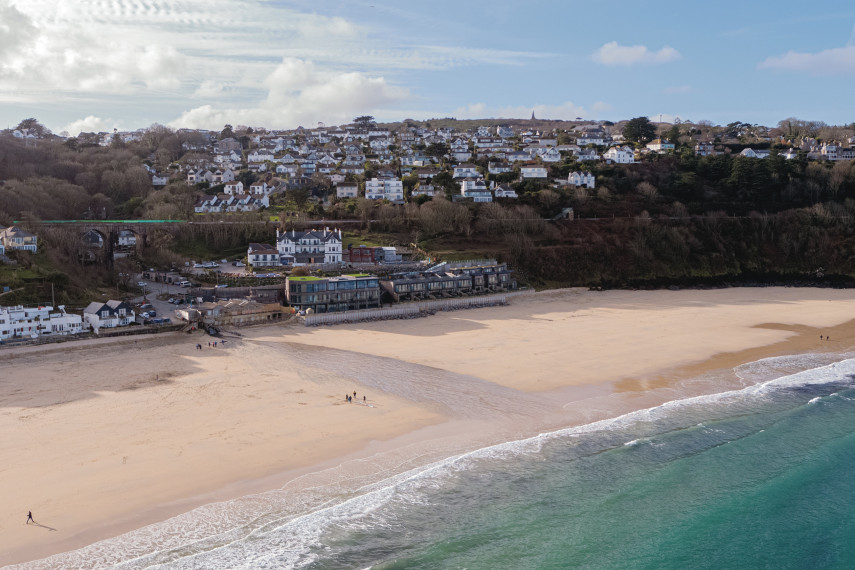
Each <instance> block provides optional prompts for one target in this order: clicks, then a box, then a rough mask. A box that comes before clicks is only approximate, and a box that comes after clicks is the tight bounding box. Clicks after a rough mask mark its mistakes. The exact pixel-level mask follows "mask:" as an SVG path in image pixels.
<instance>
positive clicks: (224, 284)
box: [216, 283, 229, 289]
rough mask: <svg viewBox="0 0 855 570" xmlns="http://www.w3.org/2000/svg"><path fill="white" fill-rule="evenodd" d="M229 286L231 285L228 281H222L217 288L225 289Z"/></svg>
mask: <svg viewBox="0 0 855 570" xmlns="http://www.w3.org/2000/svg"><path fill="white" fill-rule="evenodd" d="M228 286H229V285H228V283H221V284H219V285H217V286H216V288H217V289H225V288H226V287H228Z"/></svg>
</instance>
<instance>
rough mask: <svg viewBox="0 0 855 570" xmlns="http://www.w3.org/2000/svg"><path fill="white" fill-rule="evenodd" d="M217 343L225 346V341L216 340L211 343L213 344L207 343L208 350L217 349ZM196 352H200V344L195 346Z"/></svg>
mask: <svg viewBox="0 0 855 570" xmlns="http://www.w3.org/2000/svg"><path fill="white" fill-rule="evenodd" d="M217 342H219V343H220V344H222V345H225V344H226V341H224V340H221V341H216V340H215V341H213V342H209V343H208V348H217ZM196 350H202V345H201V344H197V345H196Z"/></svg>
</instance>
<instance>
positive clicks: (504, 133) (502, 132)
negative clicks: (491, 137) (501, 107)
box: [496, 126, 514, 139]
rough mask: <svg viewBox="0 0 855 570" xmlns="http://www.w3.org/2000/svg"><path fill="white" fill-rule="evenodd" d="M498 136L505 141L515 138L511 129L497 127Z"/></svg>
mask: <svg viewBox="0 0 855 570" xmlns="http://www.w3.org/2000/svg"><path fill="white" fill-rule="evenodd" d="M496 134H497V135H499V136H500V137H502V138H503V139H509V138H511V137H512V136H514V130H513V129H512V128H511V127H502V126H498V127H496Z"/></svg>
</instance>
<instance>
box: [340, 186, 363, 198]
mask: <svg viewBox="0 0 855 570" xmlns="http://www.w3.org/2000/svg"><path fill="white" fill-rule="evenodd" d="M335 195H336V198H356V197H357V196H358V195H359V187H358V186H357V185H356V184H339V185H337V186H336V187H335Z"/></svg>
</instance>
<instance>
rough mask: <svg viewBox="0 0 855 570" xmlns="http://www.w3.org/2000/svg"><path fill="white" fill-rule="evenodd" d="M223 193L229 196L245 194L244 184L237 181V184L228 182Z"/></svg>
mask: <svg viewBox="0 0 855 570" xmlns="http://www.w3.org/2000/svg"><path fill="white" fill-rule="evenodd" d="M223 192H225V193H226V194H229V195H234V194H243V182H241V181H240V180H237V181H236V182H227V183H226V187H225V188H224V189H223Z"/></svg>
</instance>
